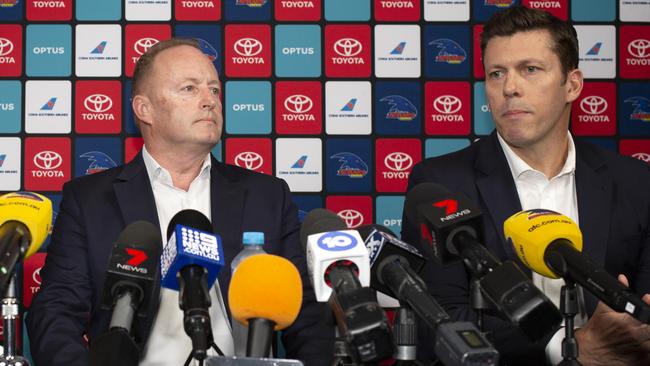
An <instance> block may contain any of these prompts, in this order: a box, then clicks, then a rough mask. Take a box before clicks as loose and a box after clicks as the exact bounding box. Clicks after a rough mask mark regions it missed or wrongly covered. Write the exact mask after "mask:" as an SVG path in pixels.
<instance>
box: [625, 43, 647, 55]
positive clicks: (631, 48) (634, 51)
mask: <svg viewBox="0 0 650 366" xmlns="http://www.w3.org/2000/svg"><path fill="white" fill-rule="evenodd" d="M627 52H629V53H630V54H631V55H632V56H634V57H638V58H646V57H648V56H650V41H648V40H647V39H635V40H634V41H632V42H630V44H628V45H627Z"/></svg>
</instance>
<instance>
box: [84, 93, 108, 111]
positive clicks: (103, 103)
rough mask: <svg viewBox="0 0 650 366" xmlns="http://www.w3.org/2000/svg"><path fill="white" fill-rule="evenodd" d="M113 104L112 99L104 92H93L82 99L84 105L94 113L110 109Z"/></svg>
mask: <svg viewBox="0 0 650 366" xmlns="http://www.w3.org/2000/svg"><path fill="white" fill-rule="evenodd" d="M112 106H113V101H112V100H111V98H109V97H108V95H104V94H93V95H89V96H87V97H86V99H85V100H84V107H86V109H87V110H89V111H91V112H95V113H103V112H106V111H107V110H109V109H111V107H112Z"/></svg>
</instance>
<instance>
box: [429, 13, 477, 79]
mask: <svg viewBox="0 0 650 366" xmlns="http://www.w3.org/2000/svg"><path fill="white" fill-rule="evenodd" d="M423 46H424V51H423V52H424V74H425V75H426V76H427V77H435V78H467V77H469V73H470V67H471V66H470V65H471V60H470V49H471V47H470V26H467V25H428V26H426V27H425V28H424V43H423Z"/></svg>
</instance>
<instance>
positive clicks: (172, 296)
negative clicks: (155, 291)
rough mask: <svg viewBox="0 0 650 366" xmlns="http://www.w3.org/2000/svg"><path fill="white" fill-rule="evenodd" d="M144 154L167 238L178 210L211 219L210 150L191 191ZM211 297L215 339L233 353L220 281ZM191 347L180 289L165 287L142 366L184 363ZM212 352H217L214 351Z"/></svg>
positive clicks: (163, 235)
mask: <svg viewBox="0 0 650 366" xmlns="http://www.w3.org/2000/svg"><path fill="white" fill-rule="evenodd" d="M142 157H143V159H144V164H145V167H146V168H147V174H148V175H149V181H150V182H151V188H152V190H153V195H154V200H155V202H156V210H157V212H158V221H159V222H160V232H161V234H162V237H163V238H166V237H167V226H168V225H169V221H170V220H171V219H172V217H173V216H174V215H175V214H176V213H177V212H178V211H181V210H184V209H194V210H197V211H199V212H201V213H202V214H204V215H205V216H206V217H207V218H208V219H211V205H210V168H211V159H210V154H209V153H208V154H207V156H206V158H205V160H204V161H203V165H202V167H201V171H200V172H199V175H198V176H197V177H196V178H194V180H193V181H192V183H191V184H190V187H189V189H188V190H187V192H186V191H185V190H183V189H180V188H177V187H174V184H173V182H172V177H171V175H170V174H169V171H167V170H166V169H165V168H163V167H161V166H160V164H158V162H156V160H155V159H154V158H153V157H152V156H151V154H149V152H148V151H147V149H146V148H145V147H144V146H143V147H142ZM166 244H167V240H166V239H163V245H166ZM210 298H211V300H212V306H211V307H210V321H211V322H212V333H213V335H214V341H215V343H216V344H217V346H218V347H219V348H220V349H221V350H222V351H223V352H224V353H225V354H226V355H233V354H234V347H233V341H232V334H231V331H230V322H228V320H227V318H226V314H227V313H226V310H225V307H224V303H223V299H222V297H221V291H220V290H219V284H218V282H215V285H214V286H213V287H212V288H211V289H210ZM191 350H192V342H191V340H190V337H189V336H188V335H187V334H186V333H185V330H184V328H183V311H182V310H181V309H180V308H179V305H178V292H177V291H173V290H169V289H166V288H161V290H160V306H159V308H158V313H157V314H156V317H155V320H154V322H153V326H152V329H151V334H150V335H149V340H148V341H147V344H146V346H145V349H144V358H143V359H142V361H141V362H140V366H163V365H165V366H166V365H169V366H178V365H183V364H184V363H185V360H186V359H187V357H188V355H189V354H190V352H191ZM208 354H209V355H215V353H214V351H211V352H208ZM191 365H198V363H197V362H196V361H194V362H193V363H191Z"/></svg>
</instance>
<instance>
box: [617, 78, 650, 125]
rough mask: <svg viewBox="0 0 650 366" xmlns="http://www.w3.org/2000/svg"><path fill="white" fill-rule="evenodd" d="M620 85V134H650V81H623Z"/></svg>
mask: <svg viewBox="0 0 650 366" xmlns="http://www.w3.org/2000/svg"><path fill="white" fill-rule="evenodd" d="M618 87H619V89H618V100H619V101H620V102H619V104H618V110H619V112H618V113H619V114H618V123H619V130H618V132H619V134H621V135H623V136H650V87H649V86H648V83H647V82H645V83H644V82H636V83H621V84H619V86H618Z"/></svg>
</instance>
